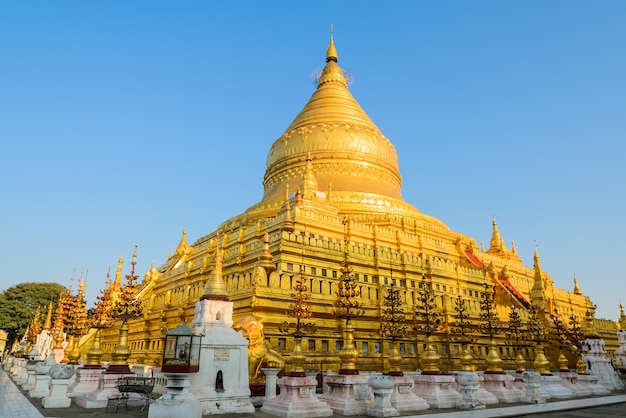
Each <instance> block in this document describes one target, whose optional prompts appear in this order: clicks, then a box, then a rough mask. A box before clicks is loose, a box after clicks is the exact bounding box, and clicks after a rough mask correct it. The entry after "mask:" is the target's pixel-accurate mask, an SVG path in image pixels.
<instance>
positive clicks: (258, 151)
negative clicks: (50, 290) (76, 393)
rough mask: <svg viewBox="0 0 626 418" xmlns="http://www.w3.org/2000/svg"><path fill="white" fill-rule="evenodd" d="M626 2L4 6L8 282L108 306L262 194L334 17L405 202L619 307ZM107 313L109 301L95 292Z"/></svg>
mask: <svg viewBox="0 0 626 418" xmlns="http://www.w3.org/2000/svg"><path fill="white" fill-rule="evenodd" d="M624 22H626V2H624V1H601V2H597V1H572V0H568V1H432V2H426V1H407V2H362V1H315V2H305V1H301V2H300V1H298V2H294V1H284V2H278V1H272V2H265V1H264V2H259V1H250V2H234V1H233V2H209V1H185V2H160V1H133V2H127V1H109V2H83V1H72V2H70V1H59V2H43V1H42V2H36V1H33V2H21V1H13V2H3V3H2V4H0V143H1V144H2V151H1V154H0V155H2V159H1V164H0V182H1V183H0V184H1V190H2V199H1V200H0V202H1V206H0V211H1V212H0V215H1V216H0V264H1V265H2V269H1V270H0V290H3V289H6V288H7V287H9V286H11V285H14V284H17V283H20V282H24V281H56V282H59V283H62V284H64V285H69V279H70V276H71V275H72V271H73V268H74V266H76V268H77V273H76V276H77V277H78V276H80V272H81V271H86V270H87V269H89V273H88V276H87V291H88V296H89V298H90V302H93V300H94V298H95V295H97V294H98V293H99V290H100V289H101V288H103V287H104V281H105V276H106V271H107V267H108V266H109V265H112V266H113V267H112V268H113V270H114V269H115V265H116V263H117V259H118V257H119V256H120V255H121V254H123V255H124V257H125V258H126V260H127V263H126V265H125V269H124V273H125V274H128V273H129V269H130V264H129V261H130V258H131V253H132V249H133V246H134V244H135V242H137V243H139V249H138V265H137V267H138V270H139V273H140V275H141V276H143V273H144V271H145V270H146V269H147V268H149V266H150V264H151V262H152V261H154V263H155V264H156V265H157V266H159V265H161V264H162V263H163V262H165V260H166V259H167V256H168V253H169V250H170V248H175V247H176V245H177V243H178V242H179V240H180V236H181V233H182V230H183V228H187V233H188V240H189V241H190V242H193V241H195V240H196V239H197V238H199V237H201V236H203V235H205V234H207V233H209V232H211V231H213V230H214V229H215V228H216V227H217V225H219V224H220V223H221V222H222V221H224V220H226V219H228V218H230V217H232V216H234V215H237V214H239V213H241V212H243V211H244V210H245V209H246V208H248V207H249V206H251V205H252V204H254V203H256V202H257V201H259V199H260V198H261V196H262V191H263V187H262V179H263V174H264V172H265V159H266V156H267V152H268V151H269V148H270V146H271V144H272V142H273V141H274V140H275V139H276V138H278V137H279V136H280V135H282V133H283V131H284V129H286V127H287V126H288V125H289V123H290V122H291V121H292V120H293V118H294V117H295V115H296V114H297V113H298V112H299V111H300V110H301V108H302V107H303V105H304V104H305V103H306V101H307V100H308V99H309V97H310V95H311V94H312V93H313V90H314V84H313V82H312V81H311V75H312V74H313V73H315V72H316V71H317V70H319V69H321V68H322V67H323V65H324V56H325V52H326V47H327V45H328V32H329V25H330V24H331V23H332V24H333V25H334V28H335V31H334V35H335V43H336V46H337V49H338V52H339V63H340V65H341V66H342V67H343V68H345V69H346V70H348V71H349V72H350V73H351V74H352V76H353V78H354V83H353V85H352V86H351V91H352V94H353V95H354V96H355V98H356V99H357V100H358V101H359V102H360V103H361V105H362V107H363V108H364V110H365V111H366V112H367V113H368V114H369V116H370V117H371V118H372V119H373V120H374V122H375V123H376V124H377V125H378V127H379V128H380V129H381V130H382V131H383V133H384V134H385V135H386V136H387V137H389V138H390V139H391V141H392V142H393V143H394V145H395V146H396V149H397V151H398V154H399V157H400V169H401V173H402V175H403V182H404V183H403V188H402V190H403V196H404V198H405V200H407V201H408V202H410V203H412V204H413V205H415V206H416V207H417V208H419V209H420V210H421V211H422V212H424V213H427V214H429V215H432V216H435V217H437V218H439V219H441V220H442V221H444V222H445V223H446V224H447V225H448V226H450V228H452V229H453V230H455V231H459V232H462V233H464V234H466V235H469V236H471V237H473V238H475V239H476V241H477V242H478V243H480V242H481V241H484V242H485V244H486V245H488V243H489V239H490V237H491V221H492V217H494V216H495V218H496V220H497V221H498V226H499V228H500V232H501V234H502V236H503V238H504V240H505V241H506V242H507V245H508V246H510V242H511V240H515V243H516V247H517V250H518V253H519V254H520V256H521V257H522V258H523V259H524V263H525V264H526V265H528V266H532V253H533V251H534V248H535V243H536V244H537V245H538V248H539V253H540V256H541V261H542V267H543V268H544V270H545V271H547V272H549V273H550V274H551V276H552V278H553V279H554V280H556V285H557V286H558V287H561V288H566V289H570V290H571V289H572V288H573V277H574V275H576V276H577V277H578V280H579V282H580V286H581V288H582V290H583V292H585V294H588V295H590V296H591V298H592V300H593V301H594V302H595V303H596V304H597V305H598V306H599V308H598V316H599V317H606V318H611V319H617V317H618V313H619V311H618V304H619V301H620V298H622V299H624V300H625V301H626V288H625V286H624V283H625V279H626V277H625V275H626V273H625V268H624V265H623V263H622V261H623V260H624V259H625V258H626V244H625V243H624V237H625V235H626V216H624V207H625V206H626V202H625V199H626V195H625V187H624V182H625V180H626V164H625V162H624V158H625V156H626V145H625V142H626V141H625V140H626V138H625V136H626V77H625V74H626V24H625V23H624ZM90 304H91V303H90Z"/></svg>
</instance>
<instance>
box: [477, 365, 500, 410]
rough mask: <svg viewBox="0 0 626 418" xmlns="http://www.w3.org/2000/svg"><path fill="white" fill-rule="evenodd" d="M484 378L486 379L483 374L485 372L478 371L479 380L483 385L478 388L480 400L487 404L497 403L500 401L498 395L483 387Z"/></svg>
mask: <svg viewBox="0 0 626 418" xmlns="http://www.w3.org/2000/svg"><path fill="white" fill-rule="evenodd" d="M484 380H485V377H484V376H483V373H482V372H480V373H478V381H479V382H480V385H481V386H480V387H479V388H478V400H479V401H481V402H482V403H484V404H485V405H495V404H497V403H500V401H499V400H498V397H497V396H496V395H494V394H493V393H491V392H488V391H486V390H485V389H484V388H483V387H482V383H483V381H484Z"/></svg>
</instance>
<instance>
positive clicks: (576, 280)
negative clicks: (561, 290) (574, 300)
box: [574, 275, 583, 295]
mask: <svg viewBox="0 0 626 418" xmlns="http://www.w3.org/2000/svg"><path fill="white" fill-rule="evenodd" d="M574 294H575V295H582V294H583V291H582V290H580V287H579V286H578V279H577V278H576V276H575V275H574Z"/></svg>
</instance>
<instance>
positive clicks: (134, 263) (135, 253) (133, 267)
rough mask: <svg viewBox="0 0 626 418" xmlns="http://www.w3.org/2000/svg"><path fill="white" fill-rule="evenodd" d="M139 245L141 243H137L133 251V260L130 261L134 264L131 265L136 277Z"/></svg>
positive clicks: (133, 274) (132, 272)
mask: <svg viewBox="0 0 626 418" xmlns="http://www.w3.org/2000/svg"><path fill="white" fill-rule="evenodd" d="M138 246H139V244H137V243H135V250H134V251H133V261H131V262H130V264H131V265H132V267H131V269H130V270H131V273H130V274H131V275H132V276H133V277H134V276H135V265H136V264H137V247H138Z"/></svg>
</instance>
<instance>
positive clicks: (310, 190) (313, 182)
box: [300, 152, 319, 199]
mask: <svg viewBox="0 0 626 418" xmlns="http://www.w3.org/2000/svg"><path fill="white" fill-rule="evenodd" d="M318 188H319V185H318V183H317V179H316V178H315V174H313V167H312V164H311V153H310V152H309V153H308V154H307V157H306V165H305V166H304V173H303V174H302V178H301V179H300V190H301V192H302V196H303V197H304V198H305V199H310V198H311V197H312V196H315V192H317V191H318Z"/></svg>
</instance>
